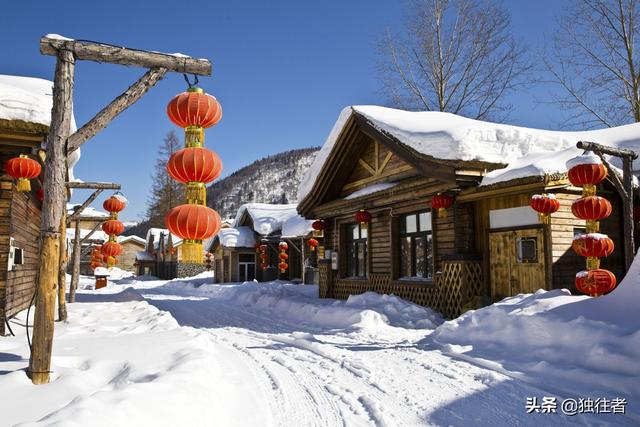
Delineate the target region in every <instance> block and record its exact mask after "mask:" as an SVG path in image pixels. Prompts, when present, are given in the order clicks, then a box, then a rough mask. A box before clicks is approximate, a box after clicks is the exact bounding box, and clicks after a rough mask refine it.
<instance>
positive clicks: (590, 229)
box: [567, 155, 616, 297]
mask: <svg viewBox="0 0 640 427" xmlns="http://www.w3.org/2000/svg"><path fill="white" fill-rule="evenodd" d="M567 167H568V168H569V172H568V176H569V181H571V184H573V185H575V186H581V187H583V191H582V197H581V198H579V199H578V200H575V201H574V202H573V203H572V204H571V212H572V213H573V215H574V216H576V217H578V218H580V219H584V220H585V221H586V225H587V234H581V235H578V236H576V237H574V239H573V243H572V247H573V250H574V251H575V252H576V253H577V254H578V255H581V256H584V257H586V258H587V270H586V271H581V272H579V273H578V274H577V275H576V288H577V289H578V290H579V291H580V292H583V293H585V294H589V295H591V296H592V297H596V296H600V295H603V294H605V293H607V292H610V291H612V290H613V289H614V288H615V287H616V276H615V275H614V274H613V273H612V272H610V271H607V270H602V269H600V258H602V257H607V256H609V255H610V254H611V253H612V252H613V250H614V244H613V240H611V239H610V238H609V237H608V236H607V235H605V234H599V233H598V230H599V228H600V223H599V221H600V220H601V219H604V218H606V217H608V216H609V215H611V209H612V208H611V203H609V201H608V200H607V199H605V198H604V197H600V196H596V195H595V193H596V185H597V184H599V183H600V182H602V181H603V180H604V179H605V178H606V177H607V168H606V167H605V166H604V165H603V164H602V162H601V161H600V159H599V158H597V157H596V156H595V155H586V156H578V157H576V158H574V159H571V160H569V161H568V162H567Z"/></svg>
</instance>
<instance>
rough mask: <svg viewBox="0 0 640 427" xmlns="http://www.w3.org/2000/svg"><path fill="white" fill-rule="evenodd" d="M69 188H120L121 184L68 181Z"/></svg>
mask: <svg viewBox="0 0 640 427" xmlns="http://www.w3.org/2000/svg"><path fill="white" fill-rule="evenodd" d="M67 188H80V189H83V188H88V189H91V190H98V189H100V190H120V184H113V183H111V182H67Z"/></svg>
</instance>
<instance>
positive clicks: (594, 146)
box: [576, 141, 638, 160]
mask: <svg viewBox="0 0 640 427" xmlns="http://www.w3.org/2000/svg"><path fill="white" fill-rule="evenodd" d="M576 147H578V148H579V149H581V150H588V151H599V152H601V153H603V154H608V155H610V156H616V157H629V158H631V159H632V160H635V159H637V158H638V153H636V152H635V151H633V150H625V149H622V148H614V147H609V146H607V145H602V144H598V143H597V142H589V141H578V143H577V144H576Z"/></svg>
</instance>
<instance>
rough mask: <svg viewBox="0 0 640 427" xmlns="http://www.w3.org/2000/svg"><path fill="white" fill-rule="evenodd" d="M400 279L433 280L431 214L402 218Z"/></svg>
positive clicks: (423, 213)
mask: <svg viewBox="0 0 640 427" xmlns="http://www.w3.org/2000/svg"><path fill="white" fill-rule="evenodd" d="M399 254H400V277H402V278H421V279H431V278H433V239H432V230H431V212H420V213H415V214H410V215H404V216H402V217H400V251H399Z"/></svg>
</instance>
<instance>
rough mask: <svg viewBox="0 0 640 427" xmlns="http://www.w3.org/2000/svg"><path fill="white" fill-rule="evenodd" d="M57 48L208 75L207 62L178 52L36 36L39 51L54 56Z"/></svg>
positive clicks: (105, 59)
mask: <svg viewBox="0 0 640 427" xmlns="http://www.w3.org/2000/svg"><path fill="white" fill-rule="evenodd" d="M60 50H68V51H70V52H73V54H74V56H75V58H76V59H77V60H87V61H96V62H100V63H105V62H106V63H110V64H120V65H134V66H136V67H144V68H166V69H167V70H169V71H175V72H177V73H186V74H197V75H200V76H210V75H211V62H209V61H208V60H207V59H202V58H200V59H198V58H192V57H190V56H186V55H181V54H170V53H161V52H151V51H146V50H139V49H130V48H126V47H122V46H113V45H109V44H103V43H97V42H91V41H87V40H70V39H64V38H55V37H47V36H44V37H42V38H41V39H40V53H41V54H43V55H52V56H55V55H57V53H58V51H60Z"/></svg>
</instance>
